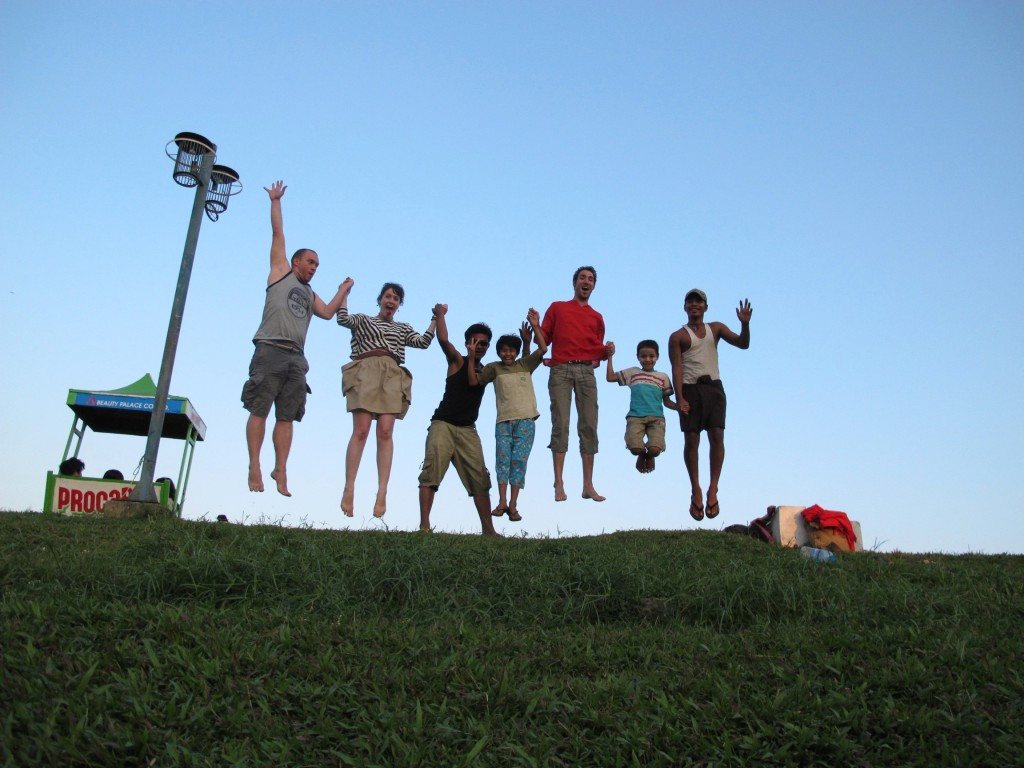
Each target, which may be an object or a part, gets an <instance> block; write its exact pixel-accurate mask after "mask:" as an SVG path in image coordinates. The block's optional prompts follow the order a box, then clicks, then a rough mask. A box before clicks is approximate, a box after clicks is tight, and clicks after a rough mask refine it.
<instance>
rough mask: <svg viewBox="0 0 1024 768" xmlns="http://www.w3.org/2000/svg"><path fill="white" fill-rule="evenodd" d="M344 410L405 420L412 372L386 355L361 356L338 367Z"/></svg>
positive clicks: (410, 402) (410, 397) (410, 394)
mask: <svg viewBox="0 0 1024 768" xmlns="http://www.w3.org/2000/svg"><path fill="white" fill-rule="evenodd" d="M341 392H342V394H343V395H345V407H346V410H347V411H348V412H349V413H351V412H352V411H369V412H370V413H372V414H373V415H374V416H379V415H380V414H382V413H389V414H394V415H395V416H396V417H397V418H399V419H404V418H405V414H406V413H408V411H409V406H410V405H411V404H412V374H411V373H409V370H408V369H407V368H406V367H405V366H401V365H399V364H398V363H396V362H395V360H394V358H392V357H389V356H387V355H379V356H373V357H364V358H363V359H362V360H353V361H352V362H351V363H346V364H345V365H343V366H342V367H341Z"/></svg>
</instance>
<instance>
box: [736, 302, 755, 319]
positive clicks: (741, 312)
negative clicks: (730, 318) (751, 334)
mask: <svg viewBox="0 0 1024 768" xmlns="http://www.w3.org/2000/svg"><path fill="white" fill-rule="evenodd" d="M753 314H754V309H753V307H751V306H750V301H749V300H747V299H744V300H743V301H741V302H740V305H739V307H737V308H736V317H738V318H739V320H740V322H741V323H749V322H750V316H751V315H753Z"/></svg>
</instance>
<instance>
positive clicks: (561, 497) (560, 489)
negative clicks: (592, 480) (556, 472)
mask: <svg viewBox="0 0 1024 768" xmlns="http://www.w3.org/2000/svg"><path fill="white" fill-rule="evenodd" d="M568 498H569V497H568V496H566V495H565V486H564V485H562V484H561V483H555V501H565V500H566V499H568Z"/></svg>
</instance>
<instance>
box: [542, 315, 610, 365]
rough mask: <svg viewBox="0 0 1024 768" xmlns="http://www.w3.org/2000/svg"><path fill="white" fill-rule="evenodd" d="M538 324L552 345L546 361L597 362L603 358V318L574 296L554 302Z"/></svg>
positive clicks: (546, 362)
mask: <svg viewBox="0 0 1024 768" xmlns="http://www.w3.org/2000/svg"><path fill="white" fill-rule="evenodd" d="M540 327H541V330H542V331H544V338H545V339H546V340H547V342H548V345H549V346H550V348H551V357H550V359H548V360H545V364H547V365H560V364H562V363H568V362H569V361H570V360H592V361H593V362H594V364H595V365H596V364H597V362H598V361H599V360H602V359H604V318H603V317H601V313H600V312H598V311H597V310H596V309H594V308H593V307H591V306H590V305H589V304H580V303H579V302H578V301H576V300H575V299H570V300H569V301H556V302H553V303H552V304H551V306H550V307H548V311H547V312H545V313H544V321H543V322H542V323H541V324H540Z"/></svg>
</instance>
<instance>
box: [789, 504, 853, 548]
mask: <svg viewBox="0 0 1024 768" xmlns="http://www.w3.org/2000/svg"><path fill="white" fill-rule="evenodd" d="M800 514H801V515H803V516H804V520H806V521H807V522H808V523H817V524H818V525H819V526H820V527H822V528H834V529H835V530H837V531H839V532H840V533H842V534H843V536H845V537H846V543H847V544H849V545H850V551H851V552H855V551H856V550H857V534H856V533H855V532H854V530H853V524H852V523H851V522H850V518H849V517H848V516H847V514H846V513H845V512H833V511H832V510H830V509H822V508H821V507H819V506H818V505H817V504H815V505H814V506H813V507H807V509H805V510H804V511H803V512H801V513H800Z"/></svg>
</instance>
